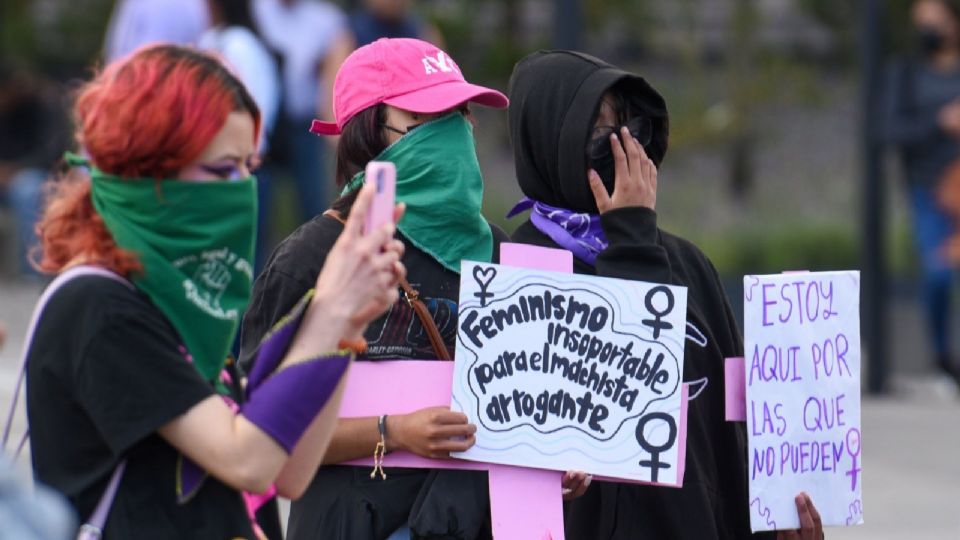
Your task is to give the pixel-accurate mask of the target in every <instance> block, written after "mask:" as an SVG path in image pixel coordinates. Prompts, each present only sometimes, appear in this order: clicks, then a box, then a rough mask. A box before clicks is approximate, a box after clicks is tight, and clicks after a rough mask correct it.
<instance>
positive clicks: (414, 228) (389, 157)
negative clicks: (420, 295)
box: [343, 113, 493, 274]
mask: <svg viewBox="0 0 960 540" xmlns="http://www.w3.org/2000/svg"><path fill="white" fill-rule="evenodd" d="M374 160H375V161H390V162H393V164H394V165H396V167H397V202H404V203H406V204H407V211H406V213H405V214H404V216H403V219H402V220H401V221H400V223H399V224H398V225H397V228H398V229H400V232H401V233H403V235H404V236H405V237H407V239H409V240H410V242H412V243H413V245H415V246H417V247H418V248H420V249H421V250H423V251H424V252H426V253H427V254H428V255H430V256H431V257H433V258H434V259H435V260H436V261H437V262H439V263H440V264H442V265H443V266H444V267H445V268H447V269H449V270H452V271H453V272H456V273H458V274H459V273H460V261H461V260H464V259H467V260H471V261H480V262H489V261H490V258H491V256H492V255H493V233H492V232H491V231H490V225H489V224H488V223H487V220H485V219H484V218H483V215H482V214H481V213H480V206H481V204H482V202H483V176H482V175H481V174H480V163H479V162H478V161H477V151H476V148H475V146H474V140H473V126H472V125H471V124H470V121H469V120H467V119H466V118H465V117H464V116H463V115H462V114H460V113H454V114H450V115H447V116H444V117H442V118H439V119H437V120H433V121H430V122H427V123H425V124H423V125H421V126H418V127H417V128H416V129H414V130H412V131H410V132H409V133H407V134H406V135H404V136H403V137H401V138H400V139H399V140H398V141H397V142H395V143H393V144H392V145H390V146H388V147H387V148H386V149H385V150H384V151H383V152H381V153H380V155H378V156H377V157H375V158H374ZM363 181H364V173H363V171H361V172H359V173H357V175H356V176H354V177H353V178H352V179H351V180H350V182H349V183H348V184H347V185H346V186H345V187H344V190H343V193H344V194H346V193H349V192H351V191H353V190H355V189H358V188H359V187H360V186H362V185H363Z"/></svg>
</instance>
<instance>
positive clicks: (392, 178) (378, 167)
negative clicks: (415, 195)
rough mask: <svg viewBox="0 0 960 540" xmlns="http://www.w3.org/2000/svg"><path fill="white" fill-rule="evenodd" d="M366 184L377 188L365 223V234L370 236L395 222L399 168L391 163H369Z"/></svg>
mask: <svg viewBox="0 0 960 540" xmlns="http://www.w3.org/2000/svg"><path fill="white" fill-rule="evenodd" d="M364 183H367V184H370V183H372V184H374V186H375V187H376V193H375V194H374V196H373V201H372V202H371V203H370V208H369V209H368V211H367V216H366V220H365V221H364V223H363V234H368V233H369V232H370V231H372V230H374V229H376V228H377V227H379V226H381V225H383V224H384V223H390V222H391V221H393V212H394V206H395V204H396V197H397V167H396V166H395V165H394V164H393V163H391V162H389V161H371V162H370V163H367V169H366V172H365V180H364Z"/></svg>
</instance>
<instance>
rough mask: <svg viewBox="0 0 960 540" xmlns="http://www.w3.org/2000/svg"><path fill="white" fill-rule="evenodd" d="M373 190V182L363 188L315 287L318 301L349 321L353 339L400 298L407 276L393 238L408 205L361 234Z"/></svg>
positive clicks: (348, 334)
mask: <svg viewBox="0 0 960 540" xmlns="http://www.w3.org/2000/svg"><path fill="white" fill-rule="evenodd" d="M374 193H375V190H374V187H373V186H372V185H365V186H363V188H362V189H361V190H360V193H359V195H358V196H357V200H356V201H355V202H354V204H353V207H352V209H351V210H350V217H349V218H348V219H347V221H346V224H345V225H344V228H343V232H342V233H341V234H340V237H339V238H337V241H336V243H335V244H334V245H333V248H332V249H331V250H330V253H329V254H328V255H327V260H326V263H325V264H324V265H323V270H322V271H321V272H320V275H319V276H318V277H317V283H316V287H315V294H314V299H313V300H314V303H315V304H319V305H321V306H323V308H322V309H323V310H329V311H328V313H329V314H330V315H333V316H335V317H340V318H342V319H343V321H344V322H345V323H346V325H345V327H344V330H343V333H342V336H341V337H343V338H344V339H349V340H355V339H358V338H360V337H361V336H362V335H363V331H364V330H365V329H366V327H367V325H368V324H369V323H370V322H371V321H373V320H375V319H376V318H377V317H379V316H380V315H382V314H383V313H384V312H385V311H386V310H387V309H389V308H390V306H392V305H393V304H394V303H395V302H396V301H397V299H398V298H399V292H398V287H399V283H400V279H401V278H402V277H404V276H405V275H406V268H405V267H404V266H403V263H401V262H400V258H401V257H402V256H403V249H404V247H403V243H402V242H401V241H399V240H395V239H394V238H393V233H394V230H395V229H396V223H397V222H398V221H399V220H400V218H401V217H402V216H403V211H404V206H403V204H399V205H397V208H396V211H395V213H394V222H393V223H389V224H385V225H382V226H381V227H379V228H377V229H375V230H373V231H371V232H370V233H369V234H367V235H364V234H363V232H362V230H363V222H364V218H365V217H366V215H367V212H368V211H369V209H370V203H371V202H372V201H373V196H374ZM339 326H340V325H334V327H339Z"/></svg>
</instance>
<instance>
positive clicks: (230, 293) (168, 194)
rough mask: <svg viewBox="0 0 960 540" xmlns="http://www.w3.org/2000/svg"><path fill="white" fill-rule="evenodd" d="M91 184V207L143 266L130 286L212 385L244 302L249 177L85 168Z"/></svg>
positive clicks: (250, 234) (252, 229)
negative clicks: (178, 176)
mask: <svg viewBox="0 0 960 540" xmlns="http://www.w3.org/2000/svg"><path fill="white" fill-rule="evenodd" d="M91 182H92V198H93V204H94V207H95V208H96V210H97V213H99V214H100V216H101V217H102V218H103V221H104V223H105V224H106V226H107V229H109V230H110V233H111V234H112V235H113V238H114V240H115V241H116V243H117V245H118V246H120V247H121V248H123V249H126V250H128V251H132V252H134V253H136V254H137V255H138V256H139V258H140V262H141V263H142V264H143V267H144V271H143V273H140V274H136V275H134V276H132V279H133V282H134V284H135V285H136V286H137V287H138V288H139V289H140V290H142V291H143V292H144V293H146V294H147V296H149V297H150V299H151V300H152V301H153V303H154V304H155V305H156V306H157V307H158V308H160V310H161V311H162V312H163V314H164V315H166V317H167V319H168V320H169V321H170V322H171V323H172V324H173V326H174V328H175V329H176V330H177V332H178V333H179V334H180V337H181V339H183V342H184V345H185V346H186V347H187V350H188V351H189V352H190V355H191V356H192V357H193V363H194V367H196V368H197V371H199V372H200V374H201V375H202V376H203V377H204V378H205V379H206V380H208V381H210V382H214V383H215V382H216V378H217V375H218V374H219V373H220V371H221V370H222V369H223V366H224V362H225V361H226V358H227V355H228V354H229V351H230V346H231V345H232V343H233V339H234V336H235V335H236V332H237V329H238V328H239V325H240V318H241V317H242V316H243V311H244V309H246V307H247V304H248V303H249V301H250V290H251V286H252V284H253V250H254V240H255V237H256V215H257V191H256V179H255V178H252V177H251V178H247V179H243V180H238V181H232V182H227V181H211V182H189V181H184V180H154V179H152V178H119V177H117V176H112V175H108V174H105V173H103V172H102V171H100V170H98V169H96V168H91Z"/></svg>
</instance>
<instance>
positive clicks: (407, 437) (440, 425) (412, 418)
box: [387, 407, 477, 459]
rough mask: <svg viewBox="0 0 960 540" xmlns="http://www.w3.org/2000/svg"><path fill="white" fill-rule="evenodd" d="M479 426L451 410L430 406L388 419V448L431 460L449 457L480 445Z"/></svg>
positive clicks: (391, 416)
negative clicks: (478, 443) (476, 444)
mask: <svg viewBox="0 0 960 540" xmlns="http://www.w3.org/2000/svg"><path fill="white" fill-rule="evenodd" d="M476 432H477V426H475V425H473V424H469V423H467V416H466V415H465V414H463V413H459V412H453V411H451V410H450V408H449V407H428V408H426V409H420V410H419V411H416V412H412V413H410V414H398V415H390V416H388V417H387V448H389V449H390V450H406V451H407V452H412V453H414V454H417V455H418V456H423V457H426V458H432V459H443V458H449V457H450V452H463V451H465V450H466V449H468V448H470V447H471V446H473V445H474V443H475V442H477V438H476V435H475V433H476Z"/></svg>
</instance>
